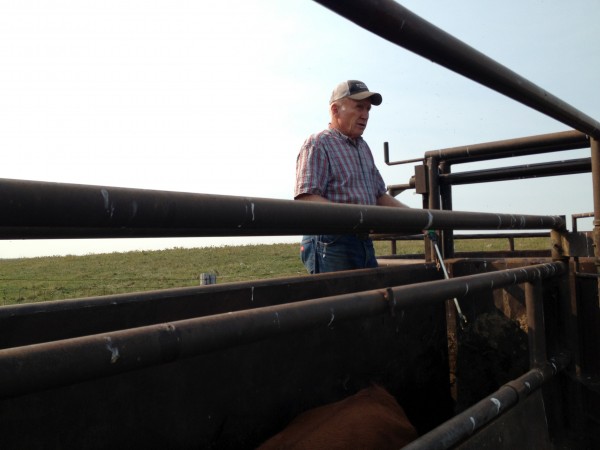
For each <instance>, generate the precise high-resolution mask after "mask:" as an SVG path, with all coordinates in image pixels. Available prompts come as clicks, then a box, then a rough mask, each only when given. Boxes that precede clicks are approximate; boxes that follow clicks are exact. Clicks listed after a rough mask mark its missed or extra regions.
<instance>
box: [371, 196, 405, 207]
mask: <svg viewBox="0 0 600 450" xmlns="http://www.w3.org/2000/svg"><path fill="white" fill-rule="evenodd" d="M377 206H393V207H396V208H409V206H407V205H405V204H404V203H402V202H401V201H400V200H396V199H395V198H394V197H392V196H391V195H390V194H383V195H380V196H379V197H377Z"/></svg>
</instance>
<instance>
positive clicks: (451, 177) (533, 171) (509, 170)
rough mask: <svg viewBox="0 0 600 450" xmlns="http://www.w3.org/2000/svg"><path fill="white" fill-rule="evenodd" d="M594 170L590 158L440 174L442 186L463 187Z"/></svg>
mask: <svg viewBox="0 0 600 450" xmlns="http://www.w3.org/2000/svg"><path fill="white" fill-rule="evenodd" d="M591 168H592V165H591V160H590V158H580V159H571V160H566V161H553V162H550V163H539V164H525V165H521V166H512V167H501V168H497V169H484V170H474V171H468V172H459V173H448V174H445V173H443V174H440V179H439V182H440V184H441V185H461V184H473V183H487V182H490V181H507V180H516V179H526V178H539V177H552V176H556V175H573V174H578V173H588V172H590V170H591Z"/></svg>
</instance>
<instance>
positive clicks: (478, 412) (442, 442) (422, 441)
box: [402, 354, 570, 450]
mask: <svg viewBox="0 0 600 450" xmlns="http://www.w3.org/2000/svg"><path fill="white" fill-rule="evenodd" d="M569 361H570V358H569V356H568V355H565V354H560V355H558V356H556V357H554V358H551V359H550V360H549V361H547V362H546V363H545V364H542V365H540V367H536V368H534V369H532V370H530V371H529V372H527V373H526V374H524V375H522V376H521V377H519V378H517V379H516V380H513V381H511V382H509V383H507V384H505V385H504V386H502V387H501V388H500V389H498V390H497V391H496V392H494V393H493V394H491V395H489V396H488V397H486V398H484V399H483V400H481V401H479V402H478V403H476V404H475V405H473V406H472V407H470V408H468V409H466V410H465V411H463V412H462V413H460V414H458V415H456V416H454V417H453V418H452V419H450V420H448V421H447V422H444V423H443V424H442V425H440V426H439V427H437V428H435V429H433V430H431V431H430V432H429V433H426V434H424V435H423V436H421V437H419V438H418V439H417V440H415V441H413V442H411V443H410V444H408V445H407V446H405V447H402V448H403V449H405V450H444V449H448V448H452V447H453V446H454V445H455V444H458V443H460V442H461V441H464V440H465V439H466V438H468V437H469V436H471V435H473V434H474V433H475V432H476V431H477V430H479V429H481V428H482V427H483V426H485V425H486V424H488V423H490V422H491V421H493V420H494V419H497V418H498V417H500V416H501V415H502V414H504V413H505V412H507V411H508V410H509V409H511V408H512V407H514V406H515V405H517V403H519V402H520V401H522V400H523V399H524V398H526V397H528V396H529V395H531V394H532V393H534V392H535V391H536V390H538V389H539V388H541V387H542V385H544V384H545V383H547V382H548V381H550V380H551V379H552V378H553V377H554V376H556V374H557V373H558V372H560V371H562V370H564V369H565V368H566V367H567V365H568V364H569Z"/></svg>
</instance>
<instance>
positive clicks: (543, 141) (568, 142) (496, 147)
mask: <svg viewBox="0 0 600 450" xmlns="http://www.w3.org/2000/svg"><path fill="white" fill-rule="evenodd" d="M386 144H387V143H386ZM589 146H590V139H589V137H588V136H586V135H585V134H584V133H581V132H579V131H563V132H559V133H550V134H540V135H537V136H527V137H522V138H516V139H504V140H501V141H493V142H484V143H481V144H474V145H463V146H460V147H450V148H444V149H438V150H429V151H426V152H425V154H424V156H423V158H419V159H418V160H415V159H409V160H405V161H395V162H388V160H386V164H388V165H390V166H391V165H395V164H408V163H412V162H415V161H424V160H426V159H427V158H431V157H436V158H438V160H440V161H445V162H446V163H447V164H460V163H470V162H478V161H489V160H492V159H500V158H512V157H516V156H528V155H537V154H542V153H551V152H562V151H566V150H577V149H581V148H587V147H589ZM388 151H389V150H388Z"/></svg>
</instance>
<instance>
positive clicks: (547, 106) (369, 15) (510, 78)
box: [315, 0, 600, 139]
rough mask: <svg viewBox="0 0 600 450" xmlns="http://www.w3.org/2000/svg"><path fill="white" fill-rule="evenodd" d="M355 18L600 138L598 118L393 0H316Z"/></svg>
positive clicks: (508, 95)
mask: <svg viewBox="0 0 600 450" xmlns="http://www.w3.org/2000/svg"><path fill="white" fill-rule="evenodd" d="M315 1H317V2H318V3H320V4H321V5H323V6H325V7H327V8H329V9H331V10H332V11H334V12H336V13H337V14H340V15H341V16H343V17H345V18H346V19H348V20H350V21H352V22H354V23H355V24H357V25H359V26H361V27H363V28H365V29H367V30H369V31H371V32H373V33H375V34H376V35H378V36H380V37H382V38H384V39H387V40H388V41H390V42H392V43H394V44H397V45H399V46H401V47H404V48H405V49H407V50H410V51H412V52H414V53H416V54H418V55H420V56H422V57H424V58H427V59H429V60H431V61H433V62H436V63H438V64H440V65H442V66H444V67H446V68H448V69H450V70H452V71H454V72H456V73H459V74H461V75H463V76H465V77H467V78H470V79H471V80H473V81H476V82H478V83H480V84H482V85H484V86H487V87H489V88H490V89H493V90H495V91H496V92H499V93H501V94H504V95H506V96H507V97H510V98H512V99H513V100H516V101H518V102H520V103H523V104H524V105H527V106H529V107H531V108H533V109H535V110H537V111H539V112H541V113H543V114H546V115H548V116H550V117H553V118H554V119H556V120H558V121H560V122H562V123H564V124H566V125H569V126H571V127H572V128H574V129H576V130H579V131H581V132H583V133H586V134H589V135H590V136H593V137H595V138H596V139H600V123H599V122H598V121H596V120H594V119H592V118H591V117H589V116H587V115H585V114H584V113H582V112H581V111H579V110H577V109H575V108H574V107H573V106H571V105H569V104H567V103H566V102H564V101H563V100H561V99H559V98H558V97H556V96H554V95H552V94H550V93H549V92H547V91H545V90H544V89H542V88H540V87H539V86H537V85H535V84H533V83H532V82H531V81H529V80H527V79H525V78H523V77H521V76H520V75H519V74H517V73H515V72H513V71H512V70H510V69H508V68H506V67H505V66H503V65H501V64H499V63H497V62H496V61H494V60H493V59H491V58H489V57H488V56H486V55H484V54H483V53H481V52H479V51H477V50H475V49H474V48H472V47H470V46H468V45H467V44H465V43H464V42H462V41H460V40H458V39H456V38H455V37H454V36H452V35H450V34H449V33H446V32H445V31H443V30H441V29H440V28H438V27H436V26H435V25H433V24H431V23H429V22H427V21H426V20H424V19H422V18H421V17H419V16H417V15H416V14H414V13H413V12H411V11H410V10H408V9H406V8H405V7H403V6H402V5H400V4H398V3H396V2H394V1H393V0H379V1H377V2H373V1H370V0H346V1H343V2H340V1H337V0H315Z"/></svg>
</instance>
